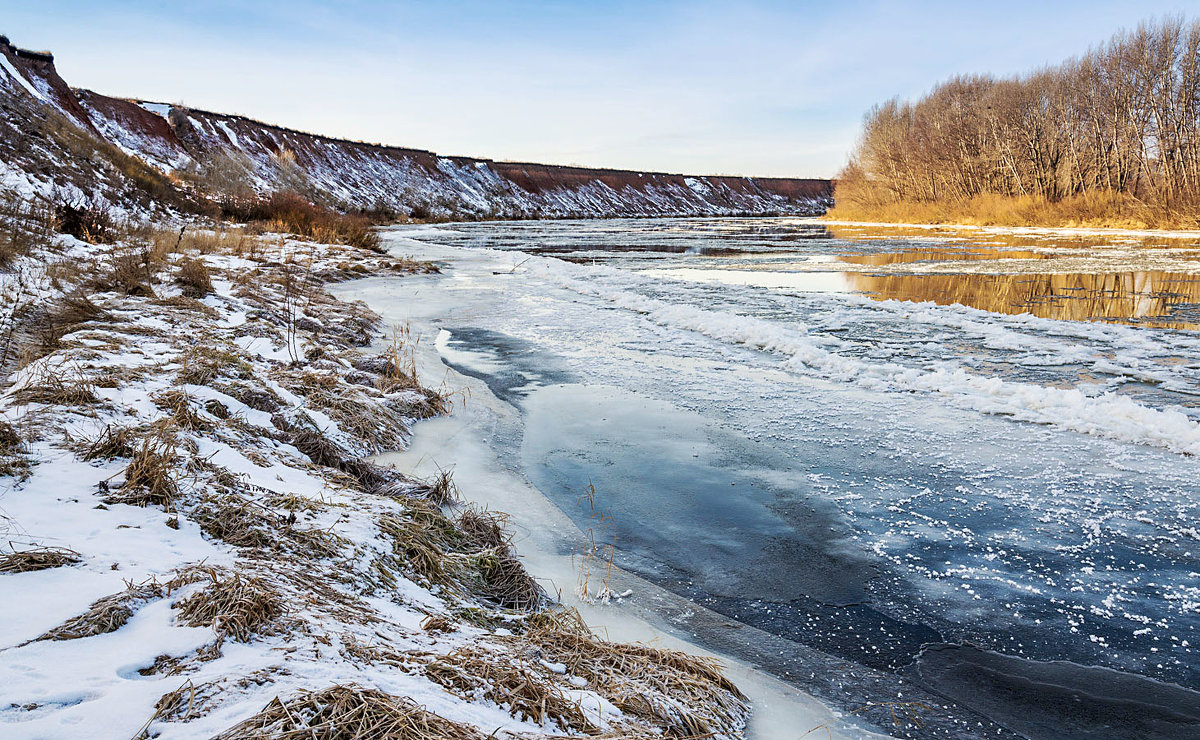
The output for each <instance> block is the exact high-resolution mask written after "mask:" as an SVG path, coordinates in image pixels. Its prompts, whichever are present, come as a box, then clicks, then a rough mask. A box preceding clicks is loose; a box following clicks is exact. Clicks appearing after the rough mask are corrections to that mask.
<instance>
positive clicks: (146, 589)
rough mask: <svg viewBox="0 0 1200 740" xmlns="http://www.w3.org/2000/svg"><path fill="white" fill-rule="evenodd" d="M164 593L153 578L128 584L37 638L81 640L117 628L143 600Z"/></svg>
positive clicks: (155, 597)
mask: <svg viewBox="0 0 1200 740" xmlns="http://www.w3.org/2000/svg"><path fill="white" fill-rule="evenodd" d="M164 594H165V589H164V588H163V586H162V585H161V584H159V583H158V582H157V581H154V580H150V581H147V582H146V583H142V584H138V585H134V584H128V585H127V586H126V588H125V590H124V591H120V592H118V593H115V594H110V595H108V596H105V597H103V598H101V599H97V600H96V601H94V602H92V605H91V606H90V607H88V610H87V611H86V612H84V613H83V614H80V615H79V616H77V617H72V618H71V619H68V620H67V621H66V622H63V623H62V624H60V625H59V626H57V627H55V628H54V629H52V630H50V631H49V632H47V633H46V634H44V635H42V636H41V637H39V638H37V640H78V639H80V638H83V637H92V636H93V635H104V634H107V633H109V632H115V631H117V630H119V629H120V628H121V627H123V626H124V625H125V623H126V622H128V621H129V618H130V617H132V616H133V613H134V611H136V610H137V609H138V608H140V607H141V606H142V605H143V604H145V603H147V602H149V601H153V600H154V599H158V598H162V596H163V595H164ZM35 642H36V640H35Z"/></svg>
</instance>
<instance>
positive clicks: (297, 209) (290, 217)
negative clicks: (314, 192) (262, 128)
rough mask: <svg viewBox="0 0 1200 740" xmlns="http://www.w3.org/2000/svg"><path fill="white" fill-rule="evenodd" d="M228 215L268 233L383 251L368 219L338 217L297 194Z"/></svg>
mask: <svg viewBox="0 0 1200 740" xmlns="http://www.w3.org/2000/svg"><path fill="white" fill-rule="evenodd" d="M225 215H226V216H227V217H230V218H234V219H237V220H239V221H246V222H252V223H255V224H256V225H258V226H259V227H261V228H263V229H264V230H267V231H282V232H287V233H291V234H295V235H297V236H300V237H303V238H305V239H311V240H313V241H319V242H325V243H330V244H345V245H348V246H352V247H358V248H360V249H369V250H372V251H379V252H381V251H383V249H382V247H381V246H380V240H379V235H378V234H377V233H376V232H375V231H374V230H372V228H371V225H372V224H371V220H370V219H369V218H367V217H366V216H360V215H352V214H345V213H338V212H337V211H334V210H333V209H331V208H327V207H325V206H322V205H318V204H316V203H313V202H312V201H311V200H309V199H308V198H306V197H304V196H303V195H301V194H299V193H295V192H280V193H275V194H274V195H272V196H270V197H269V198H263V199H259V200H254V201H250V202H248V203H245V204H242V203H237V204H233V205H229V206H227V208H226V213H225Z"/></svg>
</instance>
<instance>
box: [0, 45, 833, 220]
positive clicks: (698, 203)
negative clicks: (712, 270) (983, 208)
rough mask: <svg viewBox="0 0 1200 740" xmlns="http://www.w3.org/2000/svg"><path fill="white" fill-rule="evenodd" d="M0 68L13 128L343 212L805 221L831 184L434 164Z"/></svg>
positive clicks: (9, 64) (399, 152) (40, 59)
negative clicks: (90, 140)
mask: <svg viewBox="0 0 1200 740" xmlns="http://www.w3.org/2000/svg"><path fill="white" fill-rule="evenodd" d="M0 60H3V66H4V71H3V72H2V73H0V79H5V80H6V82H7V83H8V84H5V85H0V98H3V99H4V100H5V101H9V100H12V99H17V98H24V100H22V101H21V103H22V106H21V107H22V110H21V111H20V112H19V113H14V112H13V110H12V109H11V107H10V106H6V107H9V108H10V110H8V111H6V112H5V113H4V114H3V115H4V116H8V117H10V120H9V123H10V124H11V125H12V126H13V127H14V128H20V127H23V126H28V125H29V124H30V123H32V122H31V120H30V119H37V118H41V117H45V113H46V111H45V109H46V108H50V109H52V110H53V112H54V114H61V116H63V117H64V118H65V121H66V122H67V124H68V125H70V126H72V127H77V128H78V129H79V130H78V132H75V133H78V134H79V135H80V136H83V137H95V138H96V139H99V140H100V141H99V142H98V144H99V145H100V146H103V145H104V144H108V145H112V146H115V147H116V148H117V149H119V150H120V151H121V152H123V153H124V154H126V155H130V156H132V157H134V158H136V159H138V160H141V161H142V162H144V163H145V164H147V165H149V166H150V167H152V168H153V169H154V170H156V171H157V172H158V173H161V174H171V173H175V172H179V171H190V172H192V173H196V172H212V171H213V170H219V171H220V172H222V173H223V175H222V176H224V177H226V178H228V177H233V179H234V180H235V181H236V182H237V183H238V185H239V186H240V187H247V188H249V189H251V190H254V191H257V192H260V193H263V192H270V191H275V190H279V189H288V188H294V187H296V186H297V184H303V185H304V186H305V187H308V188H311V189H313V190H314V191H315V192H317V193H320V194H323V195H324V196H325V197H326V198H328V199H330V200H332V201H334V202H335V203H336V204H338V205H340V206H342V207H344V208H347V209H387V210H391V211H394V212H397V213H403V214H408V213H412V212H414V211H416V212H417V213H428V214H430V215H440V216H451V217H461V218H489V217H494V218H511V217H550V218H557V217H585V218H587V217H608V216H652V215H658V216H663V215H668V216H670V215H681V216H683V215H687V216H702V215H737V214H748V215H750V214H775V213H786V214H814V213H820V212H822V211H824V209H825V207H826V206H827V205H828V203H829V197H830V192H831V188H830V183H829V181H828V180H799V179H785V178H742V177H684V176H683V175H674V174H665V173H643V172H631V171H626V170H601V169H588V168H579V167H559V166H551V165H538V164H525V163H511V162H494V161H491V160H483V159H474V158H468V157H443V156H439V155H436V154H434V153H432V152H428V151H423V150H419V149H405V148H399V147H391V146H383V145H379V144H368V143H363V142H355V141H346V140H343V139H334V138H329V137H325V136H319V135H315V134H308V133H304V132H300V131H293V130H290V129H285V128H281V127H278V126H273V125H270V124H265V123H261V122H258V121H253V120H250V119H247V118H243V117H241V116H231V115H224V114H220V113H211V112H207V111H199V110H193V109H188V108H184V107H181V106H173V105H167V104H164V103H155V102H147V101H131V100H125V99H119V98H112V97H108V96H105V95H100V94H98V93H95V92H91V91H88V90H75V89H72V88H70V87H69V86H68V85H67V84H66V83H65V82H64V81H63V80H62V79H61V78H60V77H59V76H58V73H57V71H56V70H55V68H54V63H53V57H52V56H50V55H49V54H46V53H39V52H25V51H22V50H20V49H16V48H15V47H13V46H12V45H11V44H9V43H8V41H7V39H3V42H2V43H0ZM6 78H11V79H6ZM65 156H75V157H76V158H78V155H77V154H76V153H74V152H69V153H67V154H66V155H65ZM51 159H56V160H61V159H62V157H61V156H60V157H52V158H51ZM0 161H4V162H5V163H6V164H9V165H10V166H11V165H12V162H13V157H12V155H11V153H10V152H7V151H2V150H0ZM18 169H21V168H18ZM24 169H26V170H37V169H39V167H37V166H29V167H25V168H24ZM118 169H120V168H119V167H118ZM100 189H101V190H103V188H100ZM85 190H86V188H85ZM101 197H104V196H101ZM105 199H108V200H112V199H113V198H108V197H105Z"/></svg>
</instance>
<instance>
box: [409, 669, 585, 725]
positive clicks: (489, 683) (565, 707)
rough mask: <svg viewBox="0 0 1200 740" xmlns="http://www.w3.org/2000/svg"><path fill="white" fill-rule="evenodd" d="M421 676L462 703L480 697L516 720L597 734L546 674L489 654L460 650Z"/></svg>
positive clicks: (425, 670)
mask: <svg viewBox="0 0 1200 740" xmlns="http://www.w3.org/2000/svg"><path fill="white" fill-rule="evenodd" d="M424 673H425V675H426V676H427V677H429V679H430V680H432V681H434V682H435V683H437V684H439V685H441V686H443V687H445V688H446V689H448V690H450V691H451V692H453V693H455V694H457V695H458V696H461V697H463V698H465V699H473V698H476V697H479V696H483V697H484V698H486V699H488V700H490V701H493V702H495V703H497V704H499V705H501V706H507V707H508V711H509V713H510V714H511V715H512V716H513V717H514V718H516V719H519V720H522V721H526V720H530V721H533V722H536V723H537V724H539V725H543V726H544V725H545V724H546V723H547V721H550V722H553V723H554V724H556V725H557V726H558V727H559V729H561V730H563V731H566V732H579V733H584V734H595V733H597V731H598V728H597V727H596V726H595V725H594V724H592V723H591V722H590V721H589V720H588V718H587V715H585V714H584V713H583V710H582V709H581V708H580V706H579V705H578V704H577V703H575V702H573V701H571V700H570V699H569V698H567V696H566V695H565V694H564V693H563V691H562V690H561V689H560V688H558V687H557V686H555V684H554V683H553V682H551V681H550V680H548V679H547V677H546V672H545V671H537V672H535V671H533V670H531V669H530V668H527V667H525V666H522V665H519V664H517V663H515V662H513V661H511V660H509V659H506V658H505V657H502V656H499V655H497V654H496V653H493V652H490V651H488V650H484V649H480V648H477V647H466V648H460V649H458V650H455V651H454V652H452V653H450V654H449V655H445V656H442V657H439V658H437V659H435V660H433V661H432V662H430V663H428V664H426V665H425V667H424Z"/></svg>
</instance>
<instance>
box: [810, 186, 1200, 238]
mask: <svg viewBox="0 0 1200 740" xmlns="http://www.w3.org/2000/svg"><path fill="white" fill-rule="evenodd" d="M853 200H854V195H853V194H851V195H850V196H847V197H844V198H843V202H842V204H841V205H838V204H837V198H836V196H835V204H834V206H833V208H831V209H830V210H829V211H828V212H826V215H825V218H826V219H828V220H830V221H833V222H862V223H876V224H897V225H910V226H911V225H914V224H931V225H938V226H1013V227H1032V228H1050V229H1085V230H1092V229H1103V230H1115V231H1154V232H1162V231H1178V230H1193V229H1195V228H1196V227H1197V225H1200V217H1198V216H1197V214H1196V213H1195V211H1194V210H1191V209H1183V210H1179V209H1168V208H1164V207H1161V206H1155V205H1152V204H1148V203H1144V202H1142V201H1140V200H1138V199H1136V198H1134V197H1132V196H1129V195H1112V194H1105V193H1090V194H1086V195H1080V196H1072V197H1067V198H1062V199H1060V200H1054V201H1052V200H1049V199H1047V198H1041V197H1034V196H1006V195H979V196H976V197H974V198H971V199H969V200H963V201H934V202H928V201H919V202H918V201H899V202H880V203H871V204H869V205H866V204H863V205H859V204H857V203H854V202H853Z"/></svg>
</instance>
